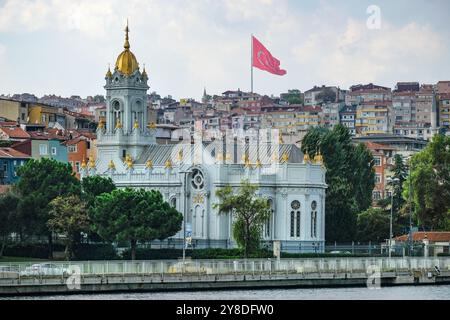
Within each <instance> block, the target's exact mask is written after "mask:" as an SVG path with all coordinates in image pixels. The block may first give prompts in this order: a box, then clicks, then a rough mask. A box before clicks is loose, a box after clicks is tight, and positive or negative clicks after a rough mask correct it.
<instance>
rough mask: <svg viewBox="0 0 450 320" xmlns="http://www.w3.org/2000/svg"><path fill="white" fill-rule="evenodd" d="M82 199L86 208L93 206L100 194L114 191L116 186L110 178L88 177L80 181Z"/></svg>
mask: <svg viewBox="0 0 450 320" xmlns="http://www.w3.org/2000/svg"><path fill="white" fill-rule="evenodd" d="M81 189H82V191H83V192H82V199H83V200H85V201H86V203H87V207H88V208H90V207H91V206H93V205H94V201H95V198H96V197H97V196H99V195H101V194H102V193H111V192H112V191H114V190H116V185H115V184H114V182H113V181H112V179H111V178H109V177H108V178H103V177H100V176H90V177H86V178H83V180H81Z"/></svg>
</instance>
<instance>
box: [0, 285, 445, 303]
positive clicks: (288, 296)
mask: <svg viewBox="0 0 450 320" xmlns="http://www.w3.org/2000/svg"><path fill="white" fill-rule="evenodd" d="M3 299H24V300H416V299H417V300H449V299H450V285H442V286H436V285H434V286H404V287H383V288H381V289H368V288H332V289H329V288H328V289H327V288H320V289H270V290H230V291H189V292H156V293H117V294H84V295H81V294H80V295H62V296H61V295H55V296H30V297H10V298H3ZM0 300H2V298H0Z"/></svg>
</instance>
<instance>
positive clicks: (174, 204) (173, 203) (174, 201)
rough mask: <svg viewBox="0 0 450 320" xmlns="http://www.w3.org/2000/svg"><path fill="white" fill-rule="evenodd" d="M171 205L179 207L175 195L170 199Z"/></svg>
mask: <svg viewBox="0 0 450 320" xmlns="http://www.w3.org/2000/svg"><path fill="white" fill-rule="evenodd" d="M170 206H171V207H172V208H175V209H176V208H177V198H175V197H173V198H172V199H170Z"/></svg>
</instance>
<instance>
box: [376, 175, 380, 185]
mask: <svg viewBox="0 0 450 320" xmlns="http://www.w3.org/2000/svg"><path fill="white" fill-rule="evenodd" d="M379 183H381V174H379V173H376V174H375V184H379Z"/></svg>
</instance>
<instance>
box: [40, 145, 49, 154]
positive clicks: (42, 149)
mask: <svg viewBox="0 0 450 320" xmlns="http://www.w3.org/2000/svg"><path fill="white" fill-rule="evenodd" d="M39 154H40V155H41V156H46V155H48V146H47V145H46V144H40V145H39Z"/></svg>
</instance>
